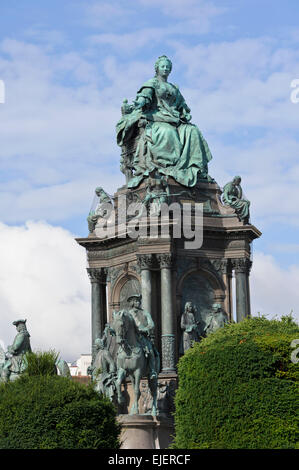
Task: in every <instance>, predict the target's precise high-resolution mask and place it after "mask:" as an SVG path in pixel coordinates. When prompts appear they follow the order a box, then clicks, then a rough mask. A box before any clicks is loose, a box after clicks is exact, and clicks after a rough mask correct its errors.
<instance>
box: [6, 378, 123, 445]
mask: <svg viewBox="0 0 299 470" xmlns="http://www.w3.org/2000/svg"><path fill="white" fill-rule="evenodd" d="M119 433H120V427H119V425H118V424H117V421H116V412H115V408H114V406H113V405H112V404H111V403H110V401H109V400H108V399H106V398H105V397H103V396H100V397H99V395H98V394H97V393H96V392H95V391H94V390H93V388H92V387H91V386H88V387H86V386H85V385H81V384H78V383H76V382H73V381H72V380H70V379H68V378H64V377H60V376H52V375H50V374H47V375H45V376H42V375H39V376H30V375H24V376H22V377H21V378H20V379H18V380H16V381H15V382H11V383H8V384H5V385H1V387H0V449H118V448H119V446H120V443H119Z"/></svg>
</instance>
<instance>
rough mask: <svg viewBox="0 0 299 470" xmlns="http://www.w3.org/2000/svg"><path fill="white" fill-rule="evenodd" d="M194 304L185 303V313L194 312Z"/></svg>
mask: <svg viewBox="0 0 299 470" xmlns="http://www.w3.org/2000/svg"><path fill="white" fill-rule="evenodd" d="M193 310H194V308H193V303H192V302H186V303H185V312H193Z"/></svg>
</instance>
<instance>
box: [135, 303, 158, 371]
mask: <svg viewBox="0 0 299 470" xmlns="http://www.w3.org/2000/svg"><path fill="white" fill-rule="evenodd" d="M141 299H142V296H141V295H140V294H135V295H131V296H130V297H128V299H127V301H128V303H129V305H130V310H129V313H130V314H131V315H132V317H133V318H134V321H135V324H136V327H137V330H138V332H139V335H140V342H141V345H142V349H143V351H144V354H145V357H146V358H147V361H148V366H149V370H150V378H157V376H158V373H159V371H157V370H156V358H157V356H158V352H157V350H156V348H155V345H154V327H155V324H154V322H153V319H152V317H151V314H150V313H149V312H145V311H144V310H143V309H142V308H141Z"/></svg>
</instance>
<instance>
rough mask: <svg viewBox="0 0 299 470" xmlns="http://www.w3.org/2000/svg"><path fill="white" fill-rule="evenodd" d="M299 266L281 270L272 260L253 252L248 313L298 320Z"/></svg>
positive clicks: (269, 257)
mask: <svg viewBox="0 0 299 470" xmlns="http://www.w3.org/2000/svg"><path fill="white" fill-rule="evenodd" d="M298 285H299V265H298V264H297V265H292V266H289V267H288V268H287V269H286V268H285V269H283V268H281V267H280V266H279V264H278V263H277V261H276V260H275V258H274V257H273V256H271V255H266V254H264V253H261V252H255V253H254V256H253V267H252V273H251V286H250V287H251V304H252V305H251V313H252V315H257V314H258V313H260V314H262V315H267V316H268V318H273V317H274V316H275V315H277V316H278V317H280V316H281V315H288V314H290V313H291V311H292V312H293V313H292V315H293V317H294V318H295V319H296V321H297V322H298V321H299V290H298V287H297V286H298Z"/></svg>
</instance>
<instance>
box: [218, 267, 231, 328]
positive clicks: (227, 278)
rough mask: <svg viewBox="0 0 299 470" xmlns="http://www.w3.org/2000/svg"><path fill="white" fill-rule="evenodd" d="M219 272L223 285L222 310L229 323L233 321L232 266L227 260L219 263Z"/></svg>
mask: <svg viewBox="0 0 299 470" xmlns="http://www.w3.org/2000/svg"><path fill="white" fill-rule="evenodd" d="M221 272H222V278H223V282H224V284H225V288H226V292H225V294H226V295H225V300H224V310H225V311H226V313H227V315H228V318H229V320H230V321H232V319H233V299H232V265H231V262H230V260H229V259H223V260H222V261H221Z"/></svg>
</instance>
